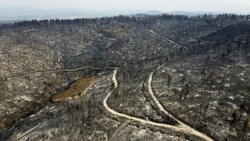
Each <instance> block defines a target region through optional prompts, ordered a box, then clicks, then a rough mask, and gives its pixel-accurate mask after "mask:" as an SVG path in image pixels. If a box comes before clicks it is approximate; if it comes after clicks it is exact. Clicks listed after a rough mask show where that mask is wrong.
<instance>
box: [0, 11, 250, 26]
mask: <svg viewBox="0 0 250 141" xmlns="http://www.w3.org/2000/svg"><path fill="white" fill-rule="evenodd" d="M158 20H174V21H183V20H190V21H206V22H207V23H209V24H214V23H222V24H224V23H227V22H233V21H237V22H239V21H250V15H235V14H222V15H208V14H205V15H199V16H194V17H188V16H185V15H167V14H163V15H158V16H149V15H137V16H123V15H120V16H115V17H103V18H78V19H73V20H70V19H50V20H47V19H46V20H30V21H27V20H26V21H21V22H16V23H14V24H0V29H1V28H10V27H25V26H49V25H58V24H93V23H94V24H111V23H114V22H123V23H134V24H140V25H144V26H148V25H150V24H152V23H155V22H156V21H158Z"/></svg>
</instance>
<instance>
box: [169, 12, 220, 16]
mask: <svg viewBox="0 0 250 141" xmlns="http://www.w3.org/2000/svg"><path fill="white" fill-rule="evenodd" d="M167 14H169V15H186V16H190V17H191V16H198V15H204V14H212V15H218V14H224V13H222V12H207V11H193V12H186V11H172V12H168V13H167Z"/></svg>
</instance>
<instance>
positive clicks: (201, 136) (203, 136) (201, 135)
mask: <svg viewBox="0 0 250 141" xmlns="http://www.w3.org/2000/svg"><path fill="white" fill-rule="evenodd" d="M165 65H166V64H163V65H161V66H159V67H158V68H157V69H156V70H155V71H153V72H151V73H150V75H149V79H148V82H147V87H148V94H149V95H150V96H151V98H152V99H153V101H154V102H155V104H156V105H157V107H158V109H159V110H160V111H161V112H163V113H164V114H165V115H166V116H168V117H170V118H171V119H173V120H175V121H176V122H177V123H179V126H178V127H179V128H182V129H184V130H186V131H188V134H191V135H194V136H197V137H200V138H202V139H204V140H206V141H212V140H213V139H211V138H210V137H208V136H207V135H205V134H203V133H201V132H199V131H197V130H195V129H194V128H192V127H190V126H188V125H187V124H185V123H183V122H182V121H180V120H179V119H177V118H175V117H174V116H173V115H172V114H170V113H169V112H168V111H166V110H165V109H164V107H163V106H162V105H161V103H160V102H159V101H158V99H157V98H156V96H155V94H154V92H153V90H152V80H153V76H154V74H155V73H156V72H157V70H159V69H161V68H162V67H163V66H165Z"/></svg>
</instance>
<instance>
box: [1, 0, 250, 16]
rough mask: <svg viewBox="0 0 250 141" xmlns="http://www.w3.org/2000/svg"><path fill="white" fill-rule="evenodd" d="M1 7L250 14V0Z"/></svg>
mask: <svg viewBox="0 0 250 141" xmlns="http://www.w3.org/2000/svg"><path fill="white" fill-rule="evenodd" d="M0 7H33V8H42V9H54V8H77V9H85V10H160V11H163V12H169V11H214V12H231V13H250V0H0Z"/></svg>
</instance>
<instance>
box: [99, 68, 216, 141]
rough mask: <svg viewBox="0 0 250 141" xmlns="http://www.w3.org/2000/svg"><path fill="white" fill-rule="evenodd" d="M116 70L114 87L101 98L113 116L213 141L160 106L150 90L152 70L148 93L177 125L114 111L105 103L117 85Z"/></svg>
mask: <svg viewBox="0 0 250 141" xmlns="http://www.w3.org/2000/svg"><path fill="white" fill-rule="evenodd" d="M161 67H163V65H162V66H160V67H158V68H157V70H158V69H160V68H161ZM117 71H118V68H116V69H115V70H114V73H113V75H112V81H113V84H114V88H113V89H112V90H111V91H110V92H109V93H108V94H107V96H106V97H105V98H104V100H103V106H104V108H105V109H106V110H107V111H108V112H109V113H111V114H113V115H114V116H117V117H120V118H125V119H128V120H132V121H136V122H139V123H141V124H143V125H151V126H156V127H162V128H165V129H168V130H172V131H176V132H182V133H185V134H187V135H195V136H197V137H200V138H202V139H204V140H206V141H213V140H212V139H211V138H209V137H208V136H206V135H204V134H202V133H200V132H198V131H196V130H194V129H193V128H191V127H189V126H187V125H186V124H184V123H182V122H181V121H179V120H178V119H176V118H175V117H173V116H172V115H171V114H169V113H168V112H167V111H165V110H164V108H163V107H162V106H161V104H160V102H159V101H158V100H157V99H156V97H155V95H154V93H153V92H152V88H151V82H152V77H153V74H154V72H152V73H151V74H150V76H149V80H148V84H149V85H150V87H149V88H148V90H149V91H151V92H152V93H151V94H150V95H151V97H152V98H153V97H154V100H155V102H157V103H158V105H157V106H158V107H159V108H160V110H162V111H165V113H166V115H168V116H170V117H171V118H173V119H174V120H177V121H178V123H179V125H177V126H173V125H168V124H162V123H157V122H153V121H149V120H145V119H140V118H137V117H133V116H130V115H126V114H123V113H119V112H117V111H115V110H114V109H112V108H111V107H109V106H108V104H107V101H108V99H109V97H110V96H111V94H112V93H113V91H114V90H115V89H116V88H117V87H118V82H117V79H116V75H117Z"/></svg>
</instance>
